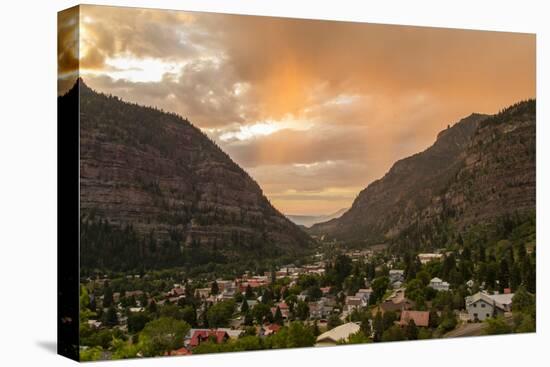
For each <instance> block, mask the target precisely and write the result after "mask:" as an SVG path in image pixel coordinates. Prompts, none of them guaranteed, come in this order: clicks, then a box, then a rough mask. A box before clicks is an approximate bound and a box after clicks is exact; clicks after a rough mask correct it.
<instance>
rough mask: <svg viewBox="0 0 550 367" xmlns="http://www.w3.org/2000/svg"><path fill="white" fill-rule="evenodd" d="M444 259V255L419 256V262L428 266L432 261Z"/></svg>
mask: <svg viewBox="0 0 550 367" xmlns="http://www.w3.org/2000/svg"><path fill="white" fill-rule="evenodd" d="M442 258H443V254H418V260H420V263H421V264H427V263H429V262H430V261H439V260H441V259H442Z"/></svg>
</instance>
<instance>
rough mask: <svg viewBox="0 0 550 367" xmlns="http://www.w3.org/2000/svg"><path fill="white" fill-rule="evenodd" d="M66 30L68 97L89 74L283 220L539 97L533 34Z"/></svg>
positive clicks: (81, 15) (151, 17) (128, 14)
mask: <svg viewBox="0 0 550 367" xmlns="http://www.w3.org/2000/svg"><path fill="white" fill-rule="evenodd" d="M75 24H79V25H80V27H79V31H76V27H75ZM58 27H59V36H58V61H59V62H58V64H59V73H60V91H63V90H65V88H66V87H67V85H68V84H69V83H70V82H71V80H73V81H74V78H73V77H74V76H75V75H77V74H78V73H80V76H81V77H82V78H83V79H84V81H85V82H86V84H87V85H89V86H90V87H91V88H93V89H95V90H97V91H101V92H104V93H111V94H113V95H117V96H119V97H121V98H122V99H124V100H127V101H131V102H137V103H139V104H143V105H147V106H156V107H159V108H162V109H164V110H167V111H172V112H176V113H178V114H180V115H181V116H183V117H186V118H188V119H189V120H190V121H191V122H192V123H193V124H194V125H196V126H198V127H199V128H201V129H202V131H203V132H204V133H206V134H207V135H208V136H210V137H211V138H212V139H214V140H215V141H216V142H217V143H218V144H219V146H220V147H221V148H222V149H223V150H224V151H226V152H227V153H228V154H229V155H230V156H231V158H232V159H233V160H234V161H235V162H237V163H238V164H239V165H240V166H241V167H243V168H244V169H245V170H246V171H247V172H248V173H249V174H250V175H251V176H252V177H253V178H254V179H255V180H256V181H257V182H258V183H259V184H260V186H261V187H262V189H263V190H264V193H265V194H266V196H267V197H268V198H269V199H270V201H271V203H272V204H273V205H274V206H275V207H276V208H277V209H279V210H280V211H281V212H283V213H285V214H308V215H319V214H330V213H332V212H335V211H337V210H339V209H341V208H347V207H350V206H351V204H352V202H353V200H354V199H355V197H356V196H357V194H358V193H359V191H360V190H362V189H363V188H365V187H366V186H367V185H368V184H369V183H370V182H372V181H374V180H376V179H378V178H380V177H382V176H383V175H384V174H385V173H386V172H387V171H388V170H389V169H390V167H391V166H392V164H393V163H394V162H395V161H396V160H399V159H401V158H405V157H407V156H409V155H412V154H414V153H417V152H420V151H422V150H424V149H426V148H427V147H429V146H430V145H431V144H433V142H434V141H435V137H436V136H437V133H438V132H439V131H441V130H443V129H445V128H446V127H447V126H448V125H452V124H454V123H456V122H457V121H459V120H460V119H461V118H463V117H466V116H468V115H470V114H471V113H473V112H478V113H496V112H498V111H499V110H500V109H502V108H504V107H506V106H508V105H510V104H512V103H515V102H517V101H520V100H523V99H527V98H534V97H535V93H536V85H535V81H536V75H535V70H536V67H535V59H536V57H535V43H536V42H535V35H532V34H519V33H508V32H487V31H472V30H457V29H442V28H428V27H410V26H395V25H379V24H368V23H352V22H334V21H319V20H303V19H291V18H273V17H257V16H242V15H226V14H215V13H198V12H182V11H167V10H151V9H139V8H118V7H104V6H88V5H87V6H81V7H80V12H67V13H64V14H60V16H59V25H58Z"/></svg>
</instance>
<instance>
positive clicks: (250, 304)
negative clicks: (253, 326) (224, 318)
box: [239, 299, 258, 312]
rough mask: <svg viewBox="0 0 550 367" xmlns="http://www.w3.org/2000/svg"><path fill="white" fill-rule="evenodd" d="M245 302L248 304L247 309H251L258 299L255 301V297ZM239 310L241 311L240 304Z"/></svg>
mask: <svg viewBox="0 0 550 367" xmlns="http://www.w3.org/2000/svg"><path fill="white" fill-rule="evenodd" d="M246 303H247V304H248V309H249V310H251V309H253V308H254V306H256V305H257V304H258V301H256V300H255V299H247V300H246ZM239 311H241V312H242V304H241V305H240V306H239Z"/></svg>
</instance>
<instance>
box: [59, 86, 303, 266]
mask: <svg viewBox="0 0 550 367" xmlns="http://www.w3.org/2000/svg"><path fill="white" fill-rule="evenodd" d="M77 92H78V95H79V103H80V147H81V148H80V193H81V194H80V206H81V217H82V219H81V221H84V224H85V225H84V226H83V230H82V231H81V242H82V243H81V254H82V260H83V266H88V267H92V268H93V267H107V268H109V267H116V266H117V261H119V262H120V263H128V262H127V261H124V260H122V259H119V256H117V255H114V252H116V251H119V252H120V253H121V254H125V255H124V256H130V257H132V259H133V260H132V261H131V263H132V264H133V265H132V266H134V265H136V264H139V262H140V259H141V260H142V261H143V262H144V263H147V264H149V265H150V266H154V267H164V266H165V264H167V263H170V264H171V265H179V264H183V261H184V259H181V261H179V260H180V259H179V257H180V255H181V253H183V252H185V251H187V250H188V249H194V250H197V249H200V251H203V250H204V251H207V252H208V253H210V254H211V255H212V257H213V258H216V259H218V258H222V259H225V260H224V261H230V259H242V258H245V257H249V258H255V257H265V256H279V255H282V254H297V253H300V252H302V251H303V249H304V248H307V247H308V244H309V243H310V241H311V239H310V238H309V236H308V235H307V234H306V233H304V232H303V231H302V230H301V229H300V228H298V227H297V226H296V225H294V224H293V223H292V222H291V221H290V220H288V219H287V218H286V217H285V216H284V215H283V214H281V213H280V212H279V211H278V210H277V209H276V208H274V207H273V206H272V205H271V204H270V202H269V200H268V199H267V197H266V196H265V195H264V194H263V191H262V189H261V188H260V186H259V185H258V184H257V182H256V181H255V180H254V179H253V178H252V177H251V176H250V175H249V174H248V173H247V172H246V171H245V170H243V169H242V168H241V167H240V166H238V165H237V164H236V163H235V162H234V161H233V160H232V159H231V158H230V157H229V155H227V154H226V153H225V152H223V151H222V150H221V149H220V148H219V147H218V146H217V145H216V143H215V142H213V141H212V140H211V139H210V138H208V137H207V136H206V135H205V134H204V133H202V131H201V130H200V129H198V128H197V127H195V126H194V125H193V124H192V123H191V122H189V121H188V120H187V119H183V118H181V117H180V116H178V115H176V114H173V113H167V112H164V111H162V110H159V109H156V108H153V107H144V106H139V105H137V104H134V103H128V102H124V101H122V100H121V99H120V98H118V97H114V96H108V95H105V94H103V93H97V92H95V91H93V90H92V89H91V88H89V87H88V86H87V85H86V84H85V83H84V81H83V80H82V79H79V80H78V81H77V83H76V84H75V87H73V89H71V90H70V91H69V92H68V93H67V94H66V95H65V96H62V97H59V98H61V105H62V106H63V103H64V99H68V97H67V95H70V94H71V93H72V94H74V93H77ZM94 222H99V223H107V225H108V226H110V227H106V228H104V227H102V226H101V225H95V226H94V225H93V223H94ZM88 224H90V225H88ZM113 226H114V227H115V228H118V229H112V228H111V227H113ZM111 230H117V231H121V232H122V234H121V235H120V236H122V237H124V236H126V235H125V234H124V233H125V232H124V231H128V232H130V233H132V236H135V237H136V238H137V240H136V241H135V242H137V243H136V244H129V242H131V240H130V239H128V240H127V241H126V240H124V241H123V240H121V241H119V242H120V243H114V242H113V243H110V244H109V243H108V244H103V243H101V242H100V241H101V235H100V234H98V233H96V232H105V231H111ZM113 241H114V240H113ZM115 250H116V251H115ZM132 251H133V252H135V253H136V255H134V254H133V253H132ZM197 251H198V250H197ZM105 253H109V254H113V256H114V257H115V258H114V259H107V258H105V255H104V254H105ZM174 257H175V258H177V259H176V260H177V261H175V260H170V261H168V260H167V259H168V258H174ZM152 259H153V260H152ZM187 260H189V257H188V258H187ZM132 266H130V265H127V267H132Z"/></svg>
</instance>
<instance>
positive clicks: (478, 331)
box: [443, 315, 513, 338]
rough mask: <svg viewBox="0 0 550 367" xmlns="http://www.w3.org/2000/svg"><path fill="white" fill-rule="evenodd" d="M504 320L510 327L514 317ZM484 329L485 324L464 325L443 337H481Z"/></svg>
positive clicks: (510, 316) (507, 316)
mask: <svg viewBox="0 0 550 367" xmlns="http://www.w3.org/2000/svg"><path fill="white" fill-rule="evenodd" d="M504 319H505V320H506V322H507V323H508V324H510V325H511V324H512V322H513V318H512V315H506V316H505V317H504ZM484 327H485V323H484V322H476V323H464V324H462V325H460V326H459V327H457V328H456V329H454V330H451V331H449V332H448V333H447V334H445V335H443V337H444V338H458V337H461V336H479V335H483V328H484Z"/></svg>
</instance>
